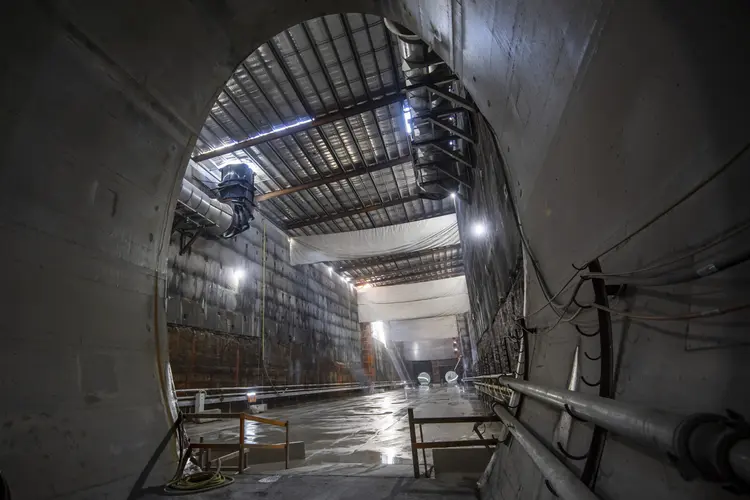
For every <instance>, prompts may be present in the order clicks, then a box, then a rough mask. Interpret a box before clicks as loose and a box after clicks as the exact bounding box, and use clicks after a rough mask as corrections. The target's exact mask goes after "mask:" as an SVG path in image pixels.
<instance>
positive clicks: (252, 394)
mask: <svg viewBox="0 0 750 500" xmlns="http://www.w3.org/2000/svg"><path fill="white" fill-rule="evenodd" d="M247 395H248V397H253V396H255V393H254V392H248V393H247Z"/></svg>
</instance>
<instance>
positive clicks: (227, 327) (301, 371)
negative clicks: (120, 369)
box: [167, 215, 363, 387]
mask: <svg viewBox="0 0 750 500" xmlns="http://www.w3.org/2000/svg"><path fill="white" fill-rule="evenodd" d="M265 235H266V244H265V248H266V264H265V288H266V296H265V314H264V313H263V293H262V291H263V248H264V245H263V240H264V229H263V220H262V218H261V217H260V215H258V216H257V217H256V220H255V221H254V222H253V223H252V226H251V227H250V229H248V230H247V231H246V232H244V233H242V234H240V235H239V236H237V237H235V238H232V239H230V240H208V239H202V238H199V239H198V240H197V241H196V242H195V243H194V244H193V246H192V247H191V248H190V250H189V251H188V252H186V253H185V254H184V255H179V251H178V240H179V238H178V237H176V236H173V237H172V241H171V246H170V257H169V283H168V305H167V320H168V321H169V323H170V329H169V335H170V360H171V362H172V370H173V373H174V377H175V382H176V384H177V386H178V387H185V386H191V387H197V386H201V387H218V386H222V385H226V384H228V385H234V384H235V382H236V381H237V380H239V381H240V385H253V384H257V383H261V382H262V381H263V379H265V380H266V381H267V380H268V376H266V375H265V373H260V372H258V369H257V367H258V366H260V365H259V363H258V359H259V356H260V352H261V337H262V335H261V331H265V335H264V338H265V357H266V361H267V362H266V367H267V371H268V375H270V377H271V379H272V380H273V382H274V383H275V384H283V383H289V384H303V383H305V384H306V383H310V384H312V383H324V382H339V381H353V380H358V379H360V378H363V373H362V367H361V356H360V338H359V327H358V321H357V319H358V317H357V297H356V292H355V290H353V288H352V287H351V286H350V285H349V284H348V283H346V282H344V281H343V280H342V279H341V278H340V277H338V276H337V275H336V274H330V273H329V272H328V271H327V269H326V268H325V266H323V265H307V266H297V267H294V266H291V265H290V262H289V243H288V240H287V237H286V235H285V234H283V233H282V232H281V231H279V230H278V229H277V228H276V227H275V226H272V225H271V224H266V228H265ZM180 327H190V328H189V329H183V328H180ZM194 344H195V346H194ZM238 350H239V359H240V364H241V369H240V370H239V373H236V364H237V360H236V358H237V354H236V353H237V351H238ZM194 351H195V354H193V353H194ZM182 384H187V385H182Z"/></svg>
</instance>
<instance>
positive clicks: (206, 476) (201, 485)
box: [164, 470, 234, 495]
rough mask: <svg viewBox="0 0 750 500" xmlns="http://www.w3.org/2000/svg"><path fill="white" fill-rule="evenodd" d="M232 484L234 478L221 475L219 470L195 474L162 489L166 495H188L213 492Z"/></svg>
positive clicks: (170, 483) (171, 482) (172, 482)
mask: <svg viewBox="0 0 750 500" xmlns="http://www.w3.org/2000/svg"><path fill="white" fill-rule="evenodd" d="M233 482H234V478H231V477H227V476H225V475H223V474H222V473H221V471H220V470H217V471H216V472H196V473H194V474H189V475H187V476H182V477H181V478H180V479H177V480H174V481H170V482H169V483H168V484H167V486H166V487H165V488H164V492H165V493H167V494H168V495H188V494H190V493H198V492H201V491H209V490H215V489H217V488H221V487H224V486H228V485H230V484H232V483H233Z"/></svg>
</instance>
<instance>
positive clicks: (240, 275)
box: [232, 269, 245, 283]
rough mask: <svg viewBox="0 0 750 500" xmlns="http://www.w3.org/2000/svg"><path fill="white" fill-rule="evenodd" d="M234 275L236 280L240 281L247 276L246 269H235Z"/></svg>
mask: <svg viewBox="0 0 750 500" xmlns="http://www.w3.org/2000/svg"><path fill="white" fill-rule="evenodd" d="M232 276H233V277H234V279H235V281H237V282H238V283H239V282H240V281H242V278H244V277H245V270H244V269H235V270H234V271H232Z"/></svg>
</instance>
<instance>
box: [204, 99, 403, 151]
mask: <svg viewBox="0 0 750 500" xmlns="http://www.w3.org/2000/svg"><path fill="white" fill-rule="evenodd" d="M403 100H404V96H403V95H402V94H401V93H397V94H391V95H387V96H384V97H381V98H380V99H377V100H373V101H369V102H366V103H364V104H358V105H356V106H352V107H351V108H347V109H344V110H342V111H337V112H335V113H330V114H327V115H323V116H316V117H315V118H314V119H313V120H312V121H309V122H305V123H301V124H300V125H299V126H297V127H289V128H285V129H283V130H277V131H274V132H270V133H268V134H264V135H260V136H257V137H251V138H250V139H246V140H244V141H240V142H237V143H235V144H230V145H229V146H224V147H222V148H217V149H214V150H213V151H207V152H205V153H201V154H199V155H196V156H194V157H193V161H198V162H199V161H203V160H208V159H211V158H216V157H217V156H222V155H225V154H227V153H232V152H234V151H238V150H240V149H246V148H250V147H253V146H257V145H258V144H263V143H264V142H268V141H272V140H274V139H280V138H282V137H286V136H288V135H292V134H296V133H298V132H302V131H304V130H307V129H311V128H316V127H320V126H322V125H327V124H329V123H333V122H335V121H338V120H343V119H345V118H349V117H351V116H356V115H360V114H362V113H366V112H367V111H372V110H373V109H377V108H380V107H383V106H388V105H391V104H393V103H395V102H401V101H403Z"/></svg>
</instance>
